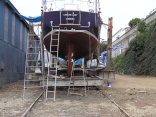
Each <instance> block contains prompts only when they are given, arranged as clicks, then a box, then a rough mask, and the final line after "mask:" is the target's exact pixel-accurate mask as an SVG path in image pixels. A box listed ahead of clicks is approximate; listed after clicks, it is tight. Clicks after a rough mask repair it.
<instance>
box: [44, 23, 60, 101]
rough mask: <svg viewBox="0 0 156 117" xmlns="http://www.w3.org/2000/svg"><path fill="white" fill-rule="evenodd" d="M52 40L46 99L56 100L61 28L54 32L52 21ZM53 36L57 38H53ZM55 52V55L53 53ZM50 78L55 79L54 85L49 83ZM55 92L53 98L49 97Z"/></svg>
mask: <svg viewBox="0 0 156 117" xmlns="http://www.w3.org/2000/svg"><path fill="white" fill-rule="evenodd" d="M51 27H52V31H51V41H50V51H49V52H50V53H51V54H52V55H51V54H50V57H49V62H48V74H47V76H46V88H45V89H46V91H45V101H47V99H53V100H54V101H55V98H56V81H57V69H58V66H57V63H58V51H59V38H60V28H59V30H58V31H56V32H54V29H53V25H52V22H51ZM53 36H54V37H55V38H53ZM52 48H55V49H56V50H55V51H53V50H52ZM53 53H55V55H54V54H53ZM50 79H53V80H54V86H51V85H50V84H49V81H50ZM49 87H53V90H52V91H51V90H49ZM52 93H53V98H50V97H48V95H49V94H52Z"/></svg>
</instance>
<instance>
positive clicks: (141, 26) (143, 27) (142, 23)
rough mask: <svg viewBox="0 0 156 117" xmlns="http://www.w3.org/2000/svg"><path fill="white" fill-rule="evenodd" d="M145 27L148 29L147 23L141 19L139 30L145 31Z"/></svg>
mask: <svg viewBox="0 0 156 117" xmlns="http://www.w3.org/2000/svg"><path fill="white" fill-rule="evenodd" d="M145 29H146V23H145V22H143V21H141V22H140V23H139V24H138V31H139V32H140V33H143V32H145Z"/></svg>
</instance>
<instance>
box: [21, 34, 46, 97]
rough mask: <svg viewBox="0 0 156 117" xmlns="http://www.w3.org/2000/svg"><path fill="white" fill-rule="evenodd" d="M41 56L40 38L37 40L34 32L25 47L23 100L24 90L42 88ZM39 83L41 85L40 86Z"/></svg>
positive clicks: (42, 64)
mask: <svg viewBox="0 0 156 117" xmlns="http://www.w3.org/2000/svg"><path fill="white" fill-rule="evenodd" d="M37 45H38V46H37ZM43 54H44V53H43V48H42V40H41V38H37V35H36V34H35V33H34V32H30V33H29V39H28V40H27V47H26V61H25V75H24V90H23V99H24V98H25V92H26V89H29V88H41V87H43V88H44V74H43V72H44V69H43V67H44V61H43V58H42V57H43ZM41 81H42V82H43V85H40V82H41Z"/></svg>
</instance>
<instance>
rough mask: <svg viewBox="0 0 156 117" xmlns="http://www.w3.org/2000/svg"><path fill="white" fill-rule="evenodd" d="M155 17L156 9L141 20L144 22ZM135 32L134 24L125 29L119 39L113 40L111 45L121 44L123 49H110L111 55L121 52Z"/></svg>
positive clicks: (148, 21) (136, 32) (114, 55)
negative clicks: (127, 29) (130, 27)
mask: <svg viewBox="0 0 156 117" xmlns="http://www.w3.org/2000/svg"><path fill="white" fill-rule="evenodd" d="M155 19H156V11H155V12H153V13H152V14H151V15H149V16H148V17H146V18H145V19H144V20H143V21H144V22H146V23H150V22H152V21H153V20H155ZM137 34H139V32H138V31H137V26H135V27H133V28H132V29H130V30H129V31H127V32H126V33H125V34H123V35H122V36H121V37H120V38H119V39H117V40H115V41H114V42H113V43H112V46H117V45H118V46H122V47H123V49H121V50H115V51H112V57H116V56H118V55H120V54H121V53H123V52H124V51H125V50H126V49H127V48H128V47H129V43H130V41H131V40H132V39H134V38H135V37H136V35H137Z"/></svg>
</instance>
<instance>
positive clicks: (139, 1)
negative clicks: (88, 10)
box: [10, 0, 156, 40]
mask: <svg viewBox="0 0 156 117" xmlns="http://www.w3.org/2000/svg"><path fill="white" fill-rule="evenodd" d="M10 1H11V2H12V3H13V5H14V6H15V7H16V9H17V10H18V11H19V12H20V13H21V14H22V15H24V16H39V15H40V14H41V5H42V0H10ZM100 6H101V12H102V13H101V17H102V20H103V22H104V23H107V22H108V17H113V34H114V33H116V32H117V31H118V30H119V29H120V28H124V27H127V26H128V22H129V21H130V20H131V19H133V18H136V17H138V18H141V19H142V18H146V16H147V15H148V14H149V12H150V11H152V10H153V9H155V8H156V0H100ZM101 33H102V34H101V38H104V39H105V40H106V39H107V33H106V29H105V28H103V30H102V32H101Z"/></svg>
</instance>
